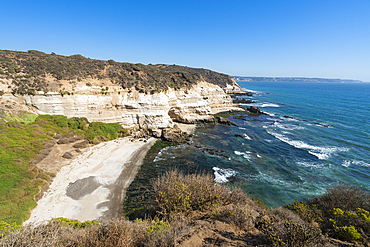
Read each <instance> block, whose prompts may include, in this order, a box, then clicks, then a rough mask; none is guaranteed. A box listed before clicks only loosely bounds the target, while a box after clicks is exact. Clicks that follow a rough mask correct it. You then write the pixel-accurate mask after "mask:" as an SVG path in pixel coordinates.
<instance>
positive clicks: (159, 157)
mask: <svg viewBox="0 0 370 247" xmlns="http://www.w3.org/2000/svg"><path fill="white" fill-rule="evenodd" d="M168 149H170V147H165V148H162V149H161V151H159V153H158V154H157V156H155V158H154V160H153V162H157V161H160V160H166V159H164V158H162V156H163V155H164V154H167V152H166V151H167V150H168Z"/></svg>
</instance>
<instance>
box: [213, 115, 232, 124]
mask: <svg viewBox="0 0 370 247" xmlns="http://www.w3.org/2000/svg"><path fill="white" fill-rule="evenodd" d="M216 120H217V123H219V124H223V125H227V126H230V125H231V122H230V120H229V119H227V118H226V117H216Z"/></svg>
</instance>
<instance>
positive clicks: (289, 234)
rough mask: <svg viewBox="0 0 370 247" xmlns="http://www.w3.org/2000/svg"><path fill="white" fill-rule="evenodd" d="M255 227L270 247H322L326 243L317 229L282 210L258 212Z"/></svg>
mask: <svg viewBox="0 0 370 247" xmlns="http://www.w3.org/2000/svg"><path fill="white" fill-rule="evenodd" d="M255 227H256V228H257V229H259V230H260V231H261V232H263V233H264V234H265V236H266V239H267V241H268V242H269V243H270V245H271V246H292V247H293V246H294V247H301V246H324V245H325V244H326V243H327V242H328V240H327V239H326V238H325V237H324V236H323V235H322V233H321V230H320V229H319V228H317V227H313V226H310V225H308V224H307V223H306V222H304V221H302V220H301V219H300V218H299V217H297V216H296V215H294V214H290V213H289V212H287V211H285V210H284V209H275V210H267V211H266V212H260V215H259V216H258V217H257V218H256V220H255Z"/></svg>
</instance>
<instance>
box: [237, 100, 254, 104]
mask: <svg viewBox="0 0 370 247" xmlns="http://www.w3.org/2000/svg"><path fill="white" fill-rule="evenodd" d="M233 103H243V104H252V103H256V101H255V100H250V99H235V100H233Z"/></svg>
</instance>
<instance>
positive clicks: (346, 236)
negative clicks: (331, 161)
mask: <svg viewBox="0 0 370 247" xmlns="http://www.w3.org/2000/svg"><path fill="white" fill-rule="evenodd" d="M286 208H288V209H290V210H293V211H294V212H296V213H297V214H298V215H299V216H300V217H301V218H302V219H303V220H305V221H306V222H313V221H315V222H317V223H318V224H319V226H320V229H321V230H322V232H323V233H325V234H327V235H328V236H330V237H333V238H336V239H340V240H344V241H350V242H357V241H362V242H363V243H369V238H370V214H369V209H370V194H369V193H368V192H367V191H364V190H362V189H361V188H359V187H356V186H350V185H340V186H336V187H333V188H329V189H328V190H327V191H326V193H325V194H324V195H322V196H318V197H314V198H312V199H310V200H308V201H307V204H305V203H303V202H297V201H296V202H294V203H293V204H291V205H287V206H286Z"/></svg>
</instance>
